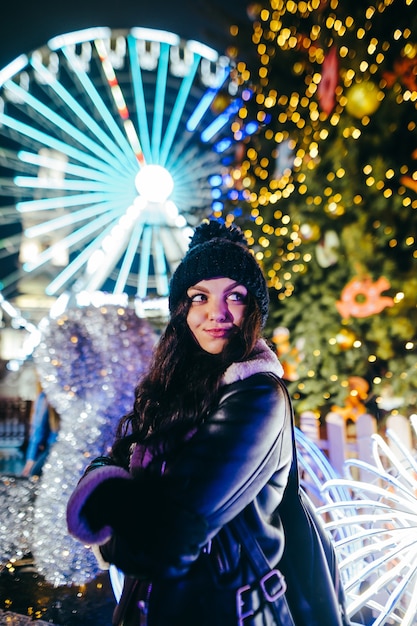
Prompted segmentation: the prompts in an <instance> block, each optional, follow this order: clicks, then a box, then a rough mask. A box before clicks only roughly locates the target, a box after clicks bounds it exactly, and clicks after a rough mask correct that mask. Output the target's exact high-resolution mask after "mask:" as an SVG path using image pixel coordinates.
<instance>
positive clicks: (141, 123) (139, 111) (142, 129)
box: [127, 35, 152, 163]
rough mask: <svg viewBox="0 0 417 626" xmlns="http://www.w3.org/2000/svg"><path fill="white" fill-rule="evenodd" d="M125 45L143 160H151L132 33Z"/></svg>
mask: <svg viewBox="0 0 417 626" xmlns="http://www.w3.org/2000/svg"><path fill="white" fill-rule="evenodd" d="M127 46H128V52H129V61H130V67H131V77H132V85H133V92H134V94H135V102H136V115H137V120H138V128H139V135H140V137H141V139H142V150H143V154H144V158H145V161H146V162H147V163H151V162H152V150H151V142H150V136H149V126H148V119H147V117H146V103H145V93H144V90H143V81H142V70H141V67H140V65H139V62H138V52H137V48H136V39H135V38H134V37H133V36H132V35H128V37H127Z"/></svg>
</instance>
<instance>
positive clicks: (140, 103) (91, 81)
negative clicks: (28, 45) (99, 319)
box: [0, 27, 257, 301]
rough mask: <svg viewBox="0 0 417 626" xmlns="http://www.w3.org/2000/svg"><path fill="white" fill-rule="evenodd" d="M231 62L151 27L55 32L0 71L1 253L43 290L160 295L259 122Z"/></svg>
mask: <svg viewBox="0 0 417 626" xmlns="http://www.w3.org/2000/svg"><path fill="white" fill-rule="evenodd" d="M251 97H252V92H251V90H250V89H249V88H248V87H247V86H245V84H244V83H243V81H241V80H240V78H239V76H238V75H237V72H236V69H235V68H234V66H233V63H232V62H231V60H230V59H229V58H228V57H226V56H221V55H219V54H218V53H217V52H216V51H215V50H213V49H212V48H210V47H208V46H206V45H203V44H201V43H199V42H197V41H190V40H188V41H184V40H182V39H180V37H179V36H177V35H175V34H173V33H171V32H167V31H160V30H154V29H145V28H139V27H137V28H132V29H130V30H111V29H110V28H104V27H103V28H101V27H96V28H91V29H87V30H83V31H77V32H73V33H69V34H66V35H61V36H58V37H55V38H53V39H52V40H50V41H49V42H48V43H47V44H46V45H45V46H44V47H42V48H40V49H37V50H35V51H34V52H32V53H31V54H30V55H28V56H26V55H22V56H20V57H18V58H17V59H16V60H15V61H14V62H12V63H11V64H9V65H8V66H6V67H5V68H4V69H3V70H1V71H0V176H1V182H2V185H1V188H2V191H1V192H0V216H1V220H2V224H3V226H10V225H13V224H14V225H16V224H19V225H21V228H18V229H17V230H18V231H19V232H15V233H12V234H8V235H7V236H6V237H3V238H2V246H1V250H0V255H2V256H3V258H4V257H7V256H10V255H12V254H14V255H18V258H19V266H18V268H17V269H16V270H15V271H14V272H11V273H10V274H9V275H6V276H3V277H2V279H1V290H2V292H3V294H6V297H7V294H8V293H11V292H12V291H13V289H15V288H16V285H18V284H19V281H22V280H23V279H24V277H25V276H26V277H29V278H32V277H33V278H34V277H36V276H39V275H42V276H45V275H46V276H47V278H48V280H47V281H46V284H45V293H46V295H48V296H56V297H57V296H59V295H60V294H62V293H64V292H68V291H71V292H76V293H79V292H96V291H97V290H103V291H107V292H111V293H113V294H123V293H127V294H130V295H134V296H135V297H136V298H139V299H141V300H143V301H144V300H146V299H148V300H149V299H152V297H159V298H162V299H163V298H164V297H166V296H167V293H168V283H169V278H170V275H171V274H172V272H173V270H174V269H175V267H176V265H177V264H178V262H179V261H180V259H181V258H182V256H183V255H184V252H185V251H186V249H187V247H188V243H189V236H190V234H191V232H192V228H193V227H194V226H195V225H196V224H197V223H198V222H200V221H201V219H202V218H204V217H207V216H209V215H215V216H216V217H220V218H221V217H222V214H223V209H224V201H225V200H226V199H227V197H228V196H229V197H230V194H234V195H233V198H234V199H236V193H237V192H236V190H235V189H234V181H233V179H231V177H230V175H229V174H228V172H229V169H228V168H229V165H230V163H231V162H233V158H234V157H233V151H234V150H235V146H236V144H237V141H238V140H242V138H244V137H245V136H247V135H250V134H252V133H253V132H255V131H256V129H257V123H256V121H248V120H242V119H241V118H240V117H239V111H240V110H241V108H242V105H244V103H245V101H247V100H249V99H250V98H251Z"/></svg>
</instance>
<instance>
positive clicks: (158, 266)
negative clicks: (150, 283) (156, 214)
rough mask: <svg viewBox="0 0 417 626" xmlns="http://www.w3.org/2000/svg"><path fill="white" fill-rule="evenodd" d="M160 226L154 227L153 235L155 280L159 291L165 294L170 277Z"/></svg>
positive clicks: (166, 293)
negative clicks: (168, 277)
mask: <svg viewBox="0 0 417 626" xmlns="http://www.w3.org/2000/svg"><path fill="white" fill-rule="evenodd" d="M160 230H161V229H160V227H159V226H157V227H156V228H154V233H155V234H154V237H153V246H152V252H153V259H154V265H155V281H156V289H157V291H158V293H160V294H161V295H163V296H167V295H168V279H167V266H166V263H165V254H164V247H163V245H162V241H161V238H160Z"/></svg>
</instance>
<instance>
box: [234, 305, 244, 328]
mask: <svg viewBox="0 0 417 626" xmlns="http://www.w3.org/2000/svg"><path fill="white" fill-rule="evenodd" d="M245 313H246V306H239V307H235V308H234V310H233V311H232V315H233V323H234V324H235V326H239V328H240V326H242V324H243V320H244V319H245Z"/></svg>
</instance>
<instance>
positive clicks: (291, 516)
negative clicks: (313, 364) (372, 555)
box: [67, 341, 343, 626]
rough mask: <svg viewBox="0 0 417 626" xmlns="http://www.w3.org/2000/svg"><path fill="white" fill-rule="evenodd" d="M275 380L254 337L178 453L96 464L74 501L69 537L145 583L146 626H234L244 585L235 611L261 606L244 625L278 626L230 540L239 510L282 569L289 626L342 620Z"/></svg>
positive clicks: (272, 364) (268, 356)
mask: <svg viewBox="0 0 417 626" xmlns="http://www.w3.org/2000/svg"><path fill="white" fill-rule="evenodd" d="M280 375H281V366H280V364H279V362H278V360H277V359H276V357H275V355H274V354H273V353H272V351H270V350H269V348H268V347H267V346H266V344H265V343H264V342H263V341H261V342H259V343H258V346H257V350H256V351H255V353H254V355H253V358H252V359H250V360H248V361H246V362H243V363H235V364H233V365H232V366H231V367H230V368H229V369H228V370H227V371H226V373H225V376H224V380H223V382H224V385H223V387H222V394H221V398H220V401H219V404H218V407H217V408H216V410H215V411H213V412H212V413H211V415H209V417H208V418H207V419H205V420H204V422H203V423H202V424H201V425H200V426H199V427H198V428H197V429H196V432H195V433H193V434H192V436H191V437H189V438H188V439H187V441H186V442H184V444H183V445H182V446H181V448H180V449H179V450H177V451H176V454H174V455H168V458H165V459H164V460H163V462H161V461H160V460H158V458H156V459H153V460H150V462H149V463H148V464H147V463H144V462H143V458H142V459H141V463H137V464H135V453H133V455H132V460H131V468H130V473H129V472H127V471H126V470H124V469H122V468H120V467H115V466H112V465H104V466H100V467H97V469H94V471H91V472H87V473H86V474H85V476H84V478H83V479H82V480H81V481H80V483H79V485H78V486H77V488H76V490H75V492H74V493H73V495H72V496H71V499H70V501H69V503H68V509H67V519H68V528H69V532H70V533H71V534H72V535H73V536H75V537H76V538H77V539H79V540H80V541H83V542H84V543H86V544H93V543H96V544H100V552H101V555H102V557H103V558H104V560H106V561H108V562H110V563H114V564H115V565H116V566H117V567H118V568H119V569H121V570H122V571H123V572H124V573H125V574H128V575H133V576H135V577H137V578H139V579H141V580H144V581H152V591H151V593H150V598H149V602H150V604H149V615H148V620H149V621H148V623H149V626H236V624H237V623H238V621H237V617H236V596H235V593H236V590H237V589H238V588H239V587H241V586H242V585H244V584H249V585H252V586H253V593H252V591H251V592H250V593H249V596H250V597H249V596H248V597H246V598H245V599H244V602H245V605H244V610H243V612H246V611H247V610H248V607H249V608H250V607H251V606H254V604H253V603H255V604H257V605H258V608H259V613H258V614H257V616H255V617H248V618H246V619H245V620H244V622H242V624H244V626H261V625H262V626H272V624H274V621H273V619H272V616H271V614H270V612H269V610H268V608H266V606H264V604H263V603H262V600H263V598H262V594H261V593H259V589H258V586H257V585H256V581H255V578H256V577H255V576H254V574H253V572H251V570H250V567H249V565H248V562H247V559H246V557H245V555H244V554H243V553H242V550H241V547H240V545H239V542H238V541H237V540H236V538H235V535H234V531H233V524H231V522H232V520H233V519H234V518H235V517H236V516H238V515H239V514H242V516H243V517H244V519H245V521H246V523H247V525H248V526H249V528H250V530H251V532H252V534H253V535H254V536H255V537H256V538H257V539H258V541H259V543H260V545H261V546H262V548H263V551H264V553H265V555H266V556H267V559H268V562H269V565H270V567H271V568H274V567H278V568H279V569H280V571H281V572H282V573H283V574H284V576H285V578H286V582H287V587H288V588H287V593H286V596H287V599H288V602H289V605H290V608H291V612H292V614H293V617H294V622H295V624H296V626H341V624H342V623H343V622H342V619H341V617H340V607H339V604H338V600H337V598H336V594H335V592H334V583H333V581H332V578H331V574H330V572H329V569H328V566H327V561H326V558H325V555H324V552H323V550H322V547H321V544H320V541H319V540H318V535H317V529H316V525H315V524H313V522H312V519H311V518H310V516H309V512H308V510H307V509H306V504H305V503H304V502H303V501H302V499H301V496H300V493H299V486H298V474H297V463H296V458H295V446H294V429H293V424H292V411H291V406H290V402H289V398H288V394H287V391H286V389H285V387H284V385H283V383H282V382H281V380H280V378H279V376H280ZM97 465H100V463H98V464H97ZM138 465H140V467H138ZM144 465H146V467H144ZM86 505H87V506H86ZM91 505H92V506H91ZM255 608H256V607H255ZM248 612H250V611H248ZM255 612H256V611H255Z"/></svg>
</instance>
